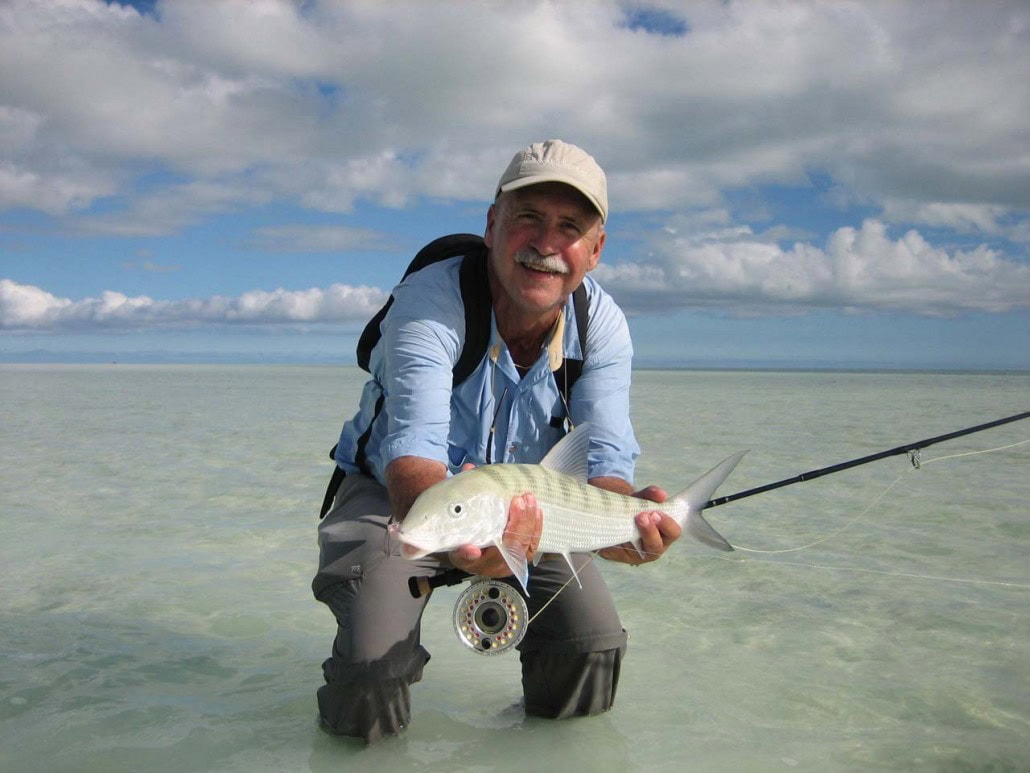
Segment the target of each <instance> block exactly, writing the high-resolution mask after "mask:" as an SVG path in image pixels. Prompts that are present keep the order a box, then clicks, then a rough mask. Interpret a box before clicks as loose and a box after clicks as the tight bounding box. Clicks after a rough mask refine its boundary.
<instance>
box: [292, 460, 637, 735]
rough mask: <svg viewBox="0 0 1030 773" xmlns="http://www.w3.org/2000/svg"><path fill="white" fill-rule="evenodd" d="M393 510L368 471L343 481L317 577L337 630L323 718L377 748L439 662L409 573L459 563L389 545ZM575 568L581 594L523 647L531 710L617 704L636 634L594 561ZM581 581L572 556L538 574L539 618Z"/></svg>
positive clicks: (550, 615)
mask: <svg viewBox="0 0 1030 773" xmlns="http://www.w3.org/2000/svg"><path fill="white" fill-rule="evenodd" d="M389 512H390V503H389V497H388V496H387V493H386V489H385V488H384V487H383V486H382V485H381V484H379V483H378V482H377V481H375V480H374V479H372V478H369V477H366V476H364V475H348V476H347V477H346V478H344V479H343V481H342V483H340V486H339V488H338V489H337V491H336V496H335V500H334V502H333V506H332V508H331V509H330V511H329V513H328V514H327V515H326V517H325V519H324V520H323V521H322V523H321V524H320V526H319V529H318V531H319V536H318V541H319V549H320V555H319V570H318V574H316V575H315V579H314V581H313V582H312V590H313V592H314V594H315V598H317V599H318V600H319V601H321V602H323V603H324V604H326V605H327V606H328V607H329V608H330V609H331V610H332V612H333V615H335V617H336V623H337V633H336V640H335V641H334V643H333V650H332V656H331V657H329V658H328V659H327V660H326V661H325V662H324V663H323V664H322V671H323V674H324V676H325V685H324V686H323V687H321V688H319V690H318V708H319V715H320V717H321V720H322V723H323V724H324V725H325V726H326V728H328V729H329V730H330V731H332V732H334V733H338V734H341V735H346V736H352V737H355V738H361V739H364V740H365V741H366V742H367V743H373V742H375V741H377V740H379V739H380V738H381V737H382V736H384V735H396V734H398V733H400V732H401V730H403V729H404V727H405V726H407V725H408V723H409V722H410V721H411V700H410V694H409V687H410V685H412V684H414V683H415V682H417V681H419V680H420V679H421V678H422V669H423V667H424V666H425V664H426V663H427V662H428V661H429V653H428V652H427V651H426V650H425V648H423V647H422V645H421V643H420V641H419V628H420V622H421V619H422V612H423V610H424V609H425V606H426V603H427V601H428V597H424V598H421V599H414V598H412V597H411V594H410V593H409V591H408V578H409V577H413V576H425V575H431V574H434V573H436V572H441V571H445V570H447V569H450V568H451V566H450V564H449V563H447V562H446V561H445V560H441V559H440V558H439V557H434V556H426V557H425V558H421V559H418V560H416V561H410V560H408V559H405V558H402V557H401V555H400V545H399V544H398V543H397V542H396V541H395V540H394V541H389V540H387V533H386V526H387V523H388V521H389V516H388V515H387V514H388V513H389ZM391 542H392V544H391ZM574 561H575V563H576V568H577V572H578V574H579V579H580V581H581V582H582V584H583V587H582V589H581V588H579V587H578V586H577V585H576V582H575V580H573V581H572V582H571V583H569V585H568V587H566V588H565V590H564V591H562V592H561V593H560V594H559V595H558V596H557V598H556V599H555V600H554V601H553V602H552V603H551V604H550V605H549V606H548V607H547V609H546V610H544V612H543V614H541V615H540V617H539V618H537V619H535V620H534V621H533V623H532V624H531V625H530V626H529V628H528V629H527V631H526V636H525V638H524V639H523V640H522V643H521V644H520V645H519V647H518V649H519V652H520V660H521V663H522V689H523V694H524V696H525V707H526V713H527V714H530V715H534V716H541V717H549V718H554V719H564V718H567V717H574V716H587V715H590V714H598V713H600V712H602V711H607V710H608V709H609V708H611V706H612V704H613V702H614V700H615V692H616V688H617V686H618V681H619V666H620V664H621V661H622V656H623V654H624V653H625V650H626V632H625V631H624V630H623V628H622V624H621V623H620V621H619V617H618V614H617V612H616V610H615V605H614V603H613V601H612V598H611V594H610V593H609V591H608V588H607V587H606V586H605V584H604V580H603V579H602V578H601V575H600V572H598V570H597V567H596V566H595V565H594V563H593V562H589V556H584V555H579V556H575V557H574ZM571 576H572V574H571V572H570V571H569V567H568V566H567V565H566V563H565V562H564V561H562V560H545V561H541V562H540V564H539V565H537V566H535V567H530V574H529V590H530V595H529V597H528V598H527V599H526V601H527V604H528V606H529V614H530V617H531V618H532V617H533V616H534V615H535V614H536V612H537V611H538V610H539V609H540V608H541V607H542V606H543V605H544V604H545V603H546V602H547V601H548V600H550V599H551V598H552V596H554V594H555V593H556V592H557V591H558V590H559V589H560V588H561V587H562V586H563V585H565V583H566V582H568V580H569V579H570V577H571ZM512 584H513V587H516V589H517V590H518V588H517V583H515V582H514V581H512Z"/></svg>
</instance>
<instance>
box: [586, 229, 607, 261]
mask: <svg viewBox="0 0 1030 773" xmlns="http://www.w3.org/2000/svg"><path fill="white" fill-rule="evenodd" d="M606 236H607V234H606V233H605V230H604V228H603V227H602V228H601V234H600V236H598V238H597V241H596V242H595V243H594V250H593V252H591V253H590V268H588V269H587V271H593V270H594V269H595V268H597V264H598V263H600V262H601V250H603V249H604V240H605V237H606Z"/></svg>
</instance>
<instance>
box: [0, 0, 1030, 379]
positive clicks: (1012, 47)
mask: <svg viewBox="0 0 1030 773" xmlns="http://www.w3.org/2000/svg"><path fill="white" fill-rule="evenodd" d="M932 9H933V11H932V13H931V12H930V6H928V5H927V4H926V3H922V2H911V3H906V2H860V1H856V2H836V3H815V2H813V3H806V2H785V3H752V2H740V3H734V2H729V3H726V2H689V3H687V2H654V3H646V4H642V3H627V2H604V0H597V1H596V2H589V3H588V2H583V3H574V2H573V3H551V2H532V1H530V0H527V2H521V3H488V2H437V3H430V2H402V1H400V0H398V1H396V2H389V3H381V2H330V1H329V0H310V1H309V2H304V3H298V2H291V1H288V0H260V1H258V0H255V1H254V2H218V1H217V0H215V1H213V2H210V1H208V0H204V1H203V2H202V1H201V0H169V1H162V0H157V2H141V3H136V4H134V5H130V4H119V3H105V2H101V1H100V0H42V2H41V1H40V0H8V1H7V2H4V3H2V4H0V361H8V362H10V361H38V360H43V361H72V362H74V361H94V360H99V361H108V360H118V361H159V362H162V361H186V362H190V361H197V362H213V361H229V362H238V361H245V362H317V363H349V362H353V348H354V342H355V338H356V333H357V331H358V330H359V329H360V327H361V325H362V324H363V322H364V320H365V319H367V318H368V317H369V316H370V315H371V313H372V312H373V311H374V310H375V308H377V307H378V305H379V304H380V303H381V302H382V301H383V299H384V298H385V296H386V294H387V293H388V292H389V289H390V287H391V286H392V284H393V283H394V282H395V281H396V279H397V278H398V277H399V276H400V274H401V272H402V271H403V268H404V266H405V265H406V264H407V262H408V260H409V259H410V257H411V255H412V254H413V253H414V252H415V251H416V250H417V249H418V248H419V247H420V246H421V245H422V244H423V243H425V242H427V241H429V240H431V239H432V238H435V237H436V236H439V235H442V234H444V233H451V232H457V231H472V232H481V231H482V228H483V224H484V219H485V211H486V208H487V206H488V205H489V202H490V199H491V198H492V194H493V190H494V186H495V185H496V180H497V177H498V176H499V175H500V172H501V171H502V169H503V168H504V166H505V165H506V164H507V162H508V160H509V159H510V158H511V156H512V154H513V153H514V152H515V151H516V150H518V149H519V148H520V147H522V146H524V145H526V144H528V143H530V142H533V141H537V140H542V139H547V138H561V139H564V140H567V141H570V142H575V143H576V144H579V145H581V146H582V147H584V148H585V149H587V150H588V151H589V152H591V153H592V154H593V155H594V156H595V157H596V158H597V159H598V161H599V162H600V163H601V164H602V166H604V167H605V169H606V171H607V172H608V177H609V191H610V199H611V208H612V215H611V217H610V220H609V224H608V233H609V236H608V243H607V246H606V249H605V254H604V256H603V261H602V265H601V266H600V267H599V268H598V269H597V271H596V274H595V276H596V278H597V279H598V280H599V281H600V282H601V283H602V284H603V285H604V286H605V287H606V288H607V289H608V290H609V291H610V292H611V293H612V294H613V295H614V296H615V298H616V300H618V301H619V303H620V304H621V305H622V306H623V308H624V309H625V310H626V312H627V314H628V316H629V319H630V324H631V327H632V330H633V334H634V341H635V345H636V350H637V355H638V356H637V362H638V364H639V365H641V366H648V365H661V366H696V367H713V366H717V367H723V366H730V367H751V366H771V367H838V368H864V367H883V368H945V369H1024V370H1030V345H1028V339H1030V254H1028V250H1027V244H1028V242H1030V220H1028V218H1027V212H1028V208H1030V86H1028V83H1027V78H1026V73H1027V72H1030V10H1028V7H1027V5H1026V4H1025V3H1024V2H992V1H990V0H988V1H987V2H978V3H973V2H969V3H961V2H958V3H938V4H933V6H932Z"/></svg>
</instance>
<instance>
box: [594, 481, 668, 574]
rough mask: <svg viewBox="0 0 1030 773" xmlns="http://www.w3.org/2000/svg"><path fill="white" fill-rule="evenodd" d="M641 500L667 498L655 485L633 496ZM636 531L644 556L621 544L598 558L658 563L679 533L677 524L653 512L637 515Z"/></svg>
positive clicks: (663, 514) (637, 563)
mask: <svg viewBox="0 0 1030 773" xmlns="http://www.w3.org/2000/svg"><path fill="white" fill-rule="evenodd" d="M633 496H635V497H639V498H640V499H648V500H650V501H652V502H664V501H665V500H666V499H668V498H669V495H668V494H667V493H666V492H665V490H664V489H661V488H659V487H658V486H648V487H647V488H645V489H641V490H640V491H637V492H636V493H634V494H633ZM636 523H637V531H639V532H640V542H641V549H642V550H643V551H644V555H643V556H641V555H640V553H639V552H637V548H636V546H635V545H633V543H631V542H625V543H623V544H622V545H615V546H613V547H610V548H604V549H603V550H599V551H597V554H598V555H599V556H601V558H606V559H608V560H609V561H619V562H620V563H623V564H632V565H634V566H636V565H639V564H646V563H648V562H650V561H657V560H658V558H660V557H661V555H662V553H664V552H665V550H666V548H668V547H669V545H671V544H672V543H673V542H675V541H676V540H678V539H679V537H680V533H681V532H682V530H681V529H680V526H679V524H678V523H676V521H674V520H673V519H672V518H670V517H669V516H668V515H666V514H665V513H661V512H658V511H656V510H647V511H644V512H640V513H637V515H636Z"/></svg>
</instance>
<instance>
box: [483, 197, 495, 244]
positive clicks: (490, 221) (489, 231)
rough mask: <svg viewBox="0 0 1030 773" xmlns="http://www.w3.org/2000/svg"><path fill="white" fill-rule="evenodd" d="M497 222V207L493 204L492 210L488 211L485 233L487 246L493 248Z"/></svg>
mask: <svg viewBox="0 0 1030 773" xmlns="http://www.w3.org/2000/svg"><path fill="white" fill-rule="evenodd" d="M496 220H497V205H496V204H491V205H490V208H489V209H488V210H487V211H486V230H485V231H484V232H483V241H484V242H486V246H487V247H488V248H489V247H493V244H492V242H493V240H494V233H493V232H494V223H495V222H496Z"/></svg>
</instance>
